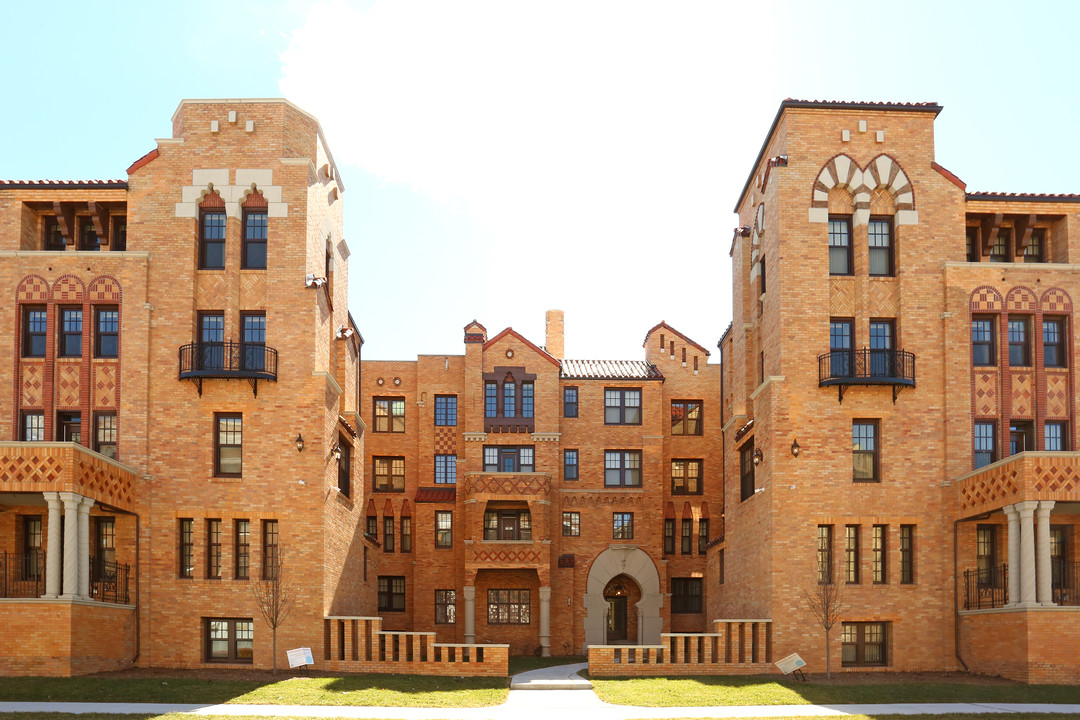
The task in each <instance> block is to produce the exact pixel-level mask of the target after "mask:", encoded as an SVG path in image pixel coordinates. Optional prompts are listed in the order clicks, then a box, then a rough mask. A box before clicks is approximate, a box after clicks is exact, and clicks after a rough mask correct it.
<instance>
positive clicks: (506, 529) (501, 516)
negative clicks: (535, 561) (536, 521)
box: [484, 510, 532, 540]
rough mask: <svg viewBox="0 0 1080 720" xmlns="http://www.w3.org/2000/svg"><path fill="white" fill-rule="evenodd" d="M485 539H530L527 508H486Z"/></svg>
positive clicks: (530, 522) (530, 532) (529, 519)
mask: <svg viewBox="0 0 1080 720" xmlns="http://www.w3.org/2000/svg"><path fill="white" fill-rule="evenodd" d="M484 539H485V540H532V515H530V514H529V511H528V510H488V511H487V512H485V513H484Z"/></svg>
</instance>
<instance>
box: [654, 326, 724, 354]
mask: <svg viewBox="0 0 1080 720" xmlns="http://www.w3.org/2000/svg"><path fill="white" fill-rule="evenodd" d="M660 328H667V329H668V330H669V331H671V332H672V333H674V334H675V335H678V336H679V337H681V338H682V339H683V341H684V342H686V343H687V344H688V345H693V346H694V347H696V348H697V349H698V350H700V351H701V352H703V353H705V355H706V356H708V355H709V351H708V350H706V349H705V348H703V347H702V346H700V345H698V344H697V343H696V342H694V341H693V340H691V339H690V338H688V337H686V336H685V335H683V334H682V333H681V332H679V331H678V330H676V329H675V328H673V327H671V326H670V325H668V324H667V323H666V322H664V321H663V320H661V321H660V322H658V323H657V324H656V325H653V326H652V327H651V328H649V332H647V333H645V341H644V342H642V343H641V347H645V346H646V345H648V344H649V336H650V335H652V334H653V333H654V332H656V331H657V330H659V329H660Z"/></svg>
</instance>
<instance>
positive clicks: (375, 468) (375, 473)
mask: <svg viewBox="0 0 1080 720" xmlns="http://www.w3.org/2000/svg"><path fill="white" fill-rule="evenodd" d="M397 461H400V462H401V474H400V475H395V474H394V463H395V462H397ZM380 463H385V464H386V472H385V473H380V472H379V465H380ZM371 464H372V472H371V477H372V490H374V491H375V492H405V457H404V456H402V455H375V456H374V457H372V458H371ZM380 478H385V483H384V484H382V485H380ZM395 478H400V479H401V487H395V482H394V480H395Z"/></svg>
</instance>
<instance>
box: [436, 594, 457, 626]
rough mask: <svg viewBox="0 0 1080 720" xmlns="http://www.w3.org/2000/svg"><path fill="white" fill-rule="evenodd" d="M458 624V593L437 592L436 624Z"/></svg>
mask: <svg viewBox="0 0 1080 720" xmlns="http://www.w3.org/2000/svg"><path fill="white" fill-rule="evenodd" d="M455 622H457V591H455V590H436V591H435V624H436V625H453V624H454V623H455Z"/></svg>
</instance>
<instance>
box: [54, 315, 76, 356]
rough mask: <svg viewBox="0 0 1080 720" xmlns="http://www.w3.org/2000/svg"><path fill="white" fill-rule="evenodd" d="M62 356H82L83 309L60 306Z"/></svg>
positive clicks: (60, 353)
mask: <svg viewBox="0 0 1080 720" xmlns="http://www.w3.org/2000/svg"><path fill="white" fill-rule="evenodd" d="M59 350H60V352H59V353H57V354H58V355H60V357H80V356H82V310H81V309H80V308H60V348H59Z"/></svg>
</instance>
